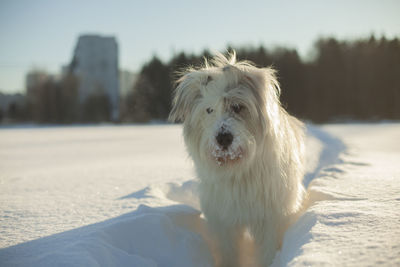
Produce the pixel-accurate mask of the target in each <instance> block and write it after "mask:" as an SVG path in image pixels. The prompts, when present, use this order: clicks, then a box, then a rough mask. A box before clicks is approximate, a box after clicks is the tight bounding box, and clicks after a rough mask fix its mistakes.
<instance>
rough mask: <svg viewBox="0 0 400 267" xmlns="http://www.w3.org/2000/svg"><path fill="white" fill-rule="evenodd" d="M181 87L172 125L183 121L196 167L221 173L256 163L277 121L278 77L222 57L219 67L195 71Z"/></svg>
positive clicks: (172, 115) (182, 81) (187, 142)
mask: <svg viewBox="0 0 400 267" xmlns="http://www.w3.org/2000/svg"><path fill="white" fill-rule="evenodd" d="M178 83H179V84H178V87H177V89H176V93H175V98H174V102H173V109H172V111H171V114H170V119H171V120H183V122H184V137H185V142H186V145H187V148H188V150H189V153H190V154H191V156H192V157H193V158H194V160H195V162H196V161H201V162H203V163H206V164H208V165H209V166H214V167H215V168H219V169H220V168H223V166H229V167H243V165H244V164H248V163H250V162H251V161H252V160H253V159H254V157H255V156H256V155H257V152H258V150H259V149H262V148H261V147H260V145H261V144H262V143H263V142H264V139H265V138H266V136H267V134H268V132H269V131H271V130H272V129H273V125H271V119H272V118H271V117H274V116H277V115H276V114H275V113H277V109H278V108H279V103H278V93H279V92H278V90H279V87H278V84H277V82H276V79H275V77H274V75H273V71H272V70H271V69H259V68H256V67H254V66H251V65H249V64H247V63H235V62H234V59H231V61H228V59H226V58H224V57H222V56H219V57H218V58H217V59H215V60H214V66H212V67H210V66H206V67H205V68H203V69H200V70H191V71H189V72H188V73H187V74H186V75H184V76H183V77H182V78H181V79H180V80H179V81H178Z"/></svg>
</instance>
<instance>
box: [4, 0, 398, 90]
mask: <svg viewBox="0 0 400 267" xmlns="http://www.w3.org/2000/svg"><path fill="white" fill-rule="evenodd" d="M85 33H92V34H101V35H112V36H115V37H116V38H117V41H118V44H119V61H120V68H122V69H127V70H131V71H139V70H140V67H141V65H142V64H143V63H145V62H146V61H148V60H149V59H150V58H151V57H152V56H153V55H154V54H155V55H158V56H159V57H161V58H162V59H163V60H169V59H170V58H171V56H172V55H173V53H174V51H175V52H180V51H182V50H183V51H185V52H200V51H202V50H203V49H205V48H207V49H209V50H211V51H223V50H224V49H225V47H226V45H227V44H231V45H233V46H243V45H252V46H259V45H260V44H263V45H264V46H266V47H267V48H271V47H274V46H276V45H284V46H288V47H291V48H296V49H298V51H299V52H300V54H301V55H302V56H307V53H309V51H310V50H311V48H312V44H313V43H314V41H315V40H316V39H317V38H318V37H320V36H334V37H337V38H339V39H356V38H363V37H367V36H369V35H370V34H372V33H373V34H375V36H376V37H378V38H379V37H381V36H382V35H383V34H384V35H385V36H386V37H388V38H393V37H400V1H397V0H354V1H351V0H347V1H343V0H335V1H333V0H331V1H326V0H302V1H300V0H297V1H295V0H293V1H288V0H283V1H282V0H281V1H251V0H248V1H244V0H241V1H237V0H230V1H217V0H203V1H199V0H196V1H189V0H186V1H184V0H181V1H179V0H165V1H161V0H160V1H152V0H149V1H145V0H142V1H134V0H131V1H128V0H127V1H119V0H114V1H102V0H97V1H96V0H69V1H67V0H0V91H2V92H23V91H24V90H25V75H26V73H27V72H28V71H29V70H30V69H32V68H41V69H44V70H46V71H48V72H50V73H53V74H57V73H58V72H59V71H60V68H61V66H62V65H65V64H68V63H69V62H70V61H71V57H72V53H73V50H74V47H75V44H76V42H77V38H78V36H79V35H80V34H85Z"/></svg>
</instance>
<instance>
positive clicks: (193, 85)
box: [168, 72, 200, 122]
mask: <svg viewBox="0 0 400 267" xmlns="http://www.w3.org/2000/svg"><path fill="white" fill-rule="evenodd" d="M194 76H195V75H194V73H193V72H189V73H187V74H185V75H183V76H182V77H181V78H180V79H178V80H177V81H176V84H177V87H176V89H175V91H174V96H173V100H172V110H171V112H170V114H169V117H168V120H169V121H171V122H177V121H180V122H183V121H185V119H186V118H187V116H188V115H189V114H190V113H191V110H192V108H193V105H194V104H195V101H196V99H198V98H199V97H200V88H199V86H200V84H199V82H198V79H196V77H194Z"/></svg>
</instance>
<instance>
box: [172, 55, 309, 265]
mask: <svg viewBox="0 0 400 267" xmlns="http://www.w3.org/2000/svg"><path fill="white" fill-rule="evenodd" d="M279 94H280V88H279V84H278V81H277V79H276V77H275V71H274V70H273V69H271V68H257V67H255V66H254V65H252V64H251V63H249V62H237V61H236V56H235V54H234V53H233V54H231V55H230V58H226V57H225V56H223V55H222V54H217V55H216V56H215V57H214V59H213V60H212V61H211V62H207V61H206V62H205V66H203V67H202V68H199V69H189V70H188V71H187V72H186V73H185V74H184V75H183V76H182V78H181V79H179V80H178V86H177V88H176V91H175V97H174V100H173V109H172V111H171V114H170V120H172V121H176V120H181V121H183V125H184V128H183V129H184V130H183V132H184V139H185V143H186V146H187V150H188V153H189V154H190V156H191V157H192V159H193V161H194V164H195V168H196V172H197V175H198V177H199V179H200V190H199V195H200V203H201V209H202V211H203V213H204V215H205V217H206V219H207V222H208V225H209V228H210V230H211V231H212V232H213V233H214V235H215V236H216V239H217V240H218V243H219V248H220V252H221V253H220V254H221V260H220V262H219V263H218V265H221V266H237V265H238V259H237V258H236V256H237V255H238V251H237V249H238V247H237V242H238V240H239V239H240V238H241V235H242V233H243V230H244V229H248V231H249V232H250V233H251V235H252V237H253V238H254V241H255V244H256V247H257V257H258V262H259V263H260V264H261V265H262V266H267V265H269V264H270V263H271V262H272V260H273V257H274V255H275V252H276V249H277V248H278V247H279V245H280V242H281V238H282V235H283V233H284V231H285V229H286V227H287V226H288V224H289V223H290V220H291V218H292V217H293V215H294V214H295V213H296V212H298V211H299V209H300V206H301V203H302V199H303V192H304V189H303V186H302V182H301V181H302V178H303V173H304V167H303V154H304V143H303V132H304V131H303V124H302V123H301V122H300V121H298V120H297V119H296V118H294V117H292V116H290V115H289V114H288V113H287V112H286V111H285V110H284V109H283V108H282V107H281V105H280V102H279ZM232 105H241V106H242V107H243V108H242V109H241V110H240V112H239V113H238V114H237V113H235V112H234V111H232ZM207 109H208V111H211V112H210V113H209V112H207ZM222 128H223V129H225V128H228V131H230V132H231V133H232V135H233V137H234V139H233V143H234V144H232V147H233V146H235V147H234V148H232V149H231V150H232V151H231V152H229V151H228V152H226V154H227V155H225V154H223V153H222V154H218V153H221V148H220V147H218V144H217V143H216V141H215V138H216V135H217V134H218V131H221V129H222Z"/></svg>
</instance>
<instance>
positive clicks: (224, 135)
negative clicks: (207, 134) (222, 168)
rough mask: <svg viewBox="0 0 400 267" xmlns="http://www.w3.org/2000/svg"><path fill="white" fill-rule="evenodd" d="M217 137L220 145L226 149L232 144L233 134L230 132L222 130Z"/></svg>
mask: <svg viewBox="0 0 400 267" xmlns="http://www.w3.org/2000/svg"><path fill="white" fill-rule="evenodd" d="M216 139H217V142H218V144H219V145H220V146H222V147H223V148H224V149H227V148H228V147H229V146H230V145H231V144H232V141H233V135H232V134H231V133H229V132H220V133H218V135H217V137H216Z"/></svg>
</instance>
